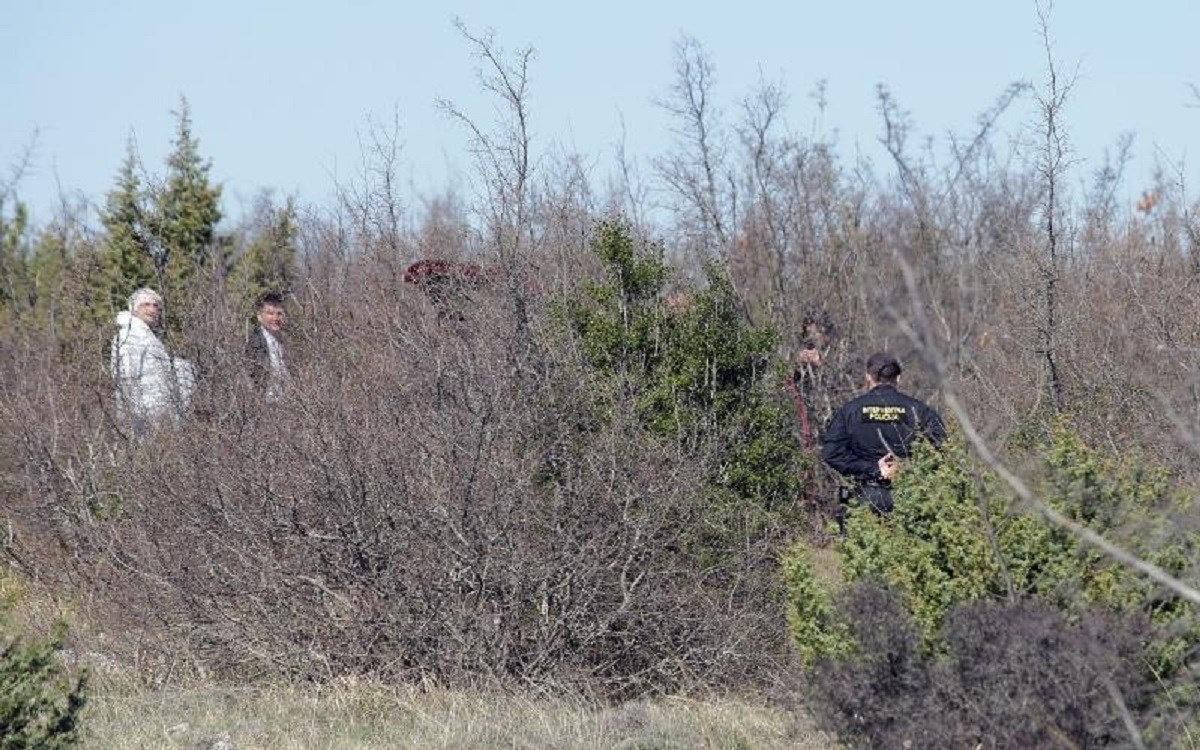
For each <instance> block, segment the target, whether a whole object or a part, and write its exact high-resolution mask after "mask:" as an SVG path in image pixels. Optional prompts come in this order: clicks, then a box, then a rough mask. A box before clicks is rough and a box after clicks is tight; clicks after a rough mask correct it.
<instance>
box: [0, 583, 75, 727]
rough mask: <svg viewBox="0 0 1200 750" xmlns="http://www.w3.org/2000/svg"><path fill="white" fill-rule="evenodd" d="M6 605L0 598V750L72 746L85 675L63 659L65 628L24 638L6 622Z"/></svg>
mask: <svg viewBox="0 0 1200 750" xmlns="http://www.w3.org/2000/svg"><path fill="white" fill-rule="evenodd" d="M0 575H2V574H0ZM6 606H7V605H6V603H5V602H0V750H17V749H18V748H65V747H72V746H74V745H76V744H77V743H78V742H79V715H80V712H81V711H82V710H83V706H84V702H85V699H86V698H85V686H86V680H85V678H84V677H83V676H82V675H81V676H78V677H71V676H70V675H68V674H67V673H66V672H65V670H64V669H63V667H62V666H61V665H60V663H59V660H58V652H59V650H60V649H61V648H62V641H63V635H64V632H65V628H63V627H61V626H60V627H58V628H57V629H56V630H55V632H54V633H53V634H52V636H51V637H50V638H47V639H28V638H22V637H19V636H17V635H14V634H13V633H12V632H11V631H12V629H13V628H12V627H11V625H9V624H8V623H7V622H6V621H4V609H5V608H6Z"/></svg>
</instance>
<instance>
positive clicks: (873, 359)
mask: <svg viewBox="0 0 1200 750" xmlns="http://www.w3.org/2000/svg"><path fill="white" fill-rule="evenodd" d="M901 372H903V368H901V367H900V362H899V361H898V360H897V359H896V358H895V357H893V356H892V355H890V354H888V353H887V352H875V353H874V354H872V355H871V356H869V357H867V374H868V375H870V376H871V377H873V378H875V379H876V380H878V381H880V382H883V383H894V382H896V378H898V377H900V373H901Z"/></svg>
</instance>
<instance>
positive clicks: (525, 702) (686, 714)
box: [85, 681, 833, 750]
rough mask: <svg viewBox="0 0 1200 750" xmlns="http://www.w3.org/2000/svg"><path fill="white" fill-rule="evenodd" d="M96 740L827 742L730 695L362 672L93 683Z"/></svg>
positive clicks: (802, 723)
mask: <svg viewBox="0 0 1200 750" xmlns="http://www.w3.org/2000/svg"><path fill="white" fill-rule="evenodd" d="M85 726H86V727H87V731H88V740H87V746H89V747H98V748H101V747H102V748H110V747H121V748H395V747H448V748H474V747H479V748H484V747H486V748H493V747H513V748H540V747H554V748H590V747H620V748H693V747H709V748H728V747H739V748H740V747H754V748H800V749H801V750H803V748H825V747H830V746H832V744H833V742H832V740H831V738H829V737H828V736H826V735H823V734H821V733H820V732H818V731H817V730H816V729H815V728H814V727H813V725H812V724H811V723H810V722H809V720H808V719H807V717H800V716H796V715H794V714H791V713H789V712H787V711H785V710H784V709H781V708H773V707H767V706H765V705H762V704H756V703H752V702H745V701H737V700H708V701H699V700H692V699H681V698H665V699H659V700H655V701H638V702H633V703H627V704H624V705H621V706H617V707H600V706H596V705H593V704H589V703H587V702H585V701H581V700H578V699H570V698H551V697H538V698H533V697H521V696H512V695H489V694H481V693H475V694H468V693H464V692H450V691H444V690H437V689H435V690H416V689H412V688H397V687H389V686H385V685H379V684H370V683H339V684H336V685H332V686H324V687H296V686H273V687H233V686H221V685H216V684H205V685H198V686H195V687H190V688H186V689H179V688H172V689H159V690H150V689H144V688H143V689H137V688H133V687H132V686H130V685H124V686H123V685H121V684H120V683H119V682H116V681H111V682H109V683H108V684H101V685H97V689H96V690H95V692H94V697H93V701H92V704H91V706H90V708H89V710H88V714H87V716H86V717H85Z"/></svg>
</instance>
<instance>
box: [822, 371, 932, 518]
mask: <svg viewBox="0 0 1200 750" xmlns="http://www.w3.org/2000/svg"><path fill="white" fill-rule="evenodd" d="M900 371H901V370H900V363H899V362H897V361H896V358H895V357H893V356H891V355H890V354H887V353H886V352H877V353H875V354H872V355H871V356H870V357H868V358H867V376H866V381H867V388H868V390H867V392H866V393H864V394H863V395H861V396H859V397H858V398H856V399H854V400H853V401H850V402H849V403H847V404H845V405H844V406H842V407H841V408H840V409H838V410H837V412H836V413H834V415H833V417H832V418H831V419H830V420H829V426H828V427H827V428H826V430H825V437H824V440H823V441H822V445H821V457H822V458H823V459H824V460H825V463H827V464H829V465H830V466H831V467H833V468H834V469H836V470H837V471H838V472H839V473H840V474H842V475H843V476H845V477H847V478H849V479H850V480H851V481H852V482H853V483H854V485H855V489H856V490H857V494H858V497H859V498H860V499H862V500H863V501H864V502H866V503H867V504H869V505H870V506H871V507H872V508H874V509H875V510H876V511H877V512H879V513H888V512H890V511H891V510H892V478H893V477H894V476H895V475H896V472H898V471H899V469H900V464H899V461H900V459H904V458H907V457H908V456H909V454H910V453H911V452H912V447H913V445H914V444H915V443H916V441H917V440H918V439H919V438H921V437H925V438H926V439H928V440H929V441H930V442H932V443H933V444H934V445H938V444H940V443H941V442H942V441H943V440H944V439H945V438H946V426H945V425H944V424H943V423H942V418H941V417H940V416H938V413H937V412H936V411H934V410H933V409H932V408H930V407H929V406H927V405H926V404H924V403H922V402H921V401H918V400H917V399H915V398H913V397H912V396H908V395H905V394H903V393H901V392H900V391H899V390H897V389H896V380H897V379H898V378H899V377H900Z"/></svg>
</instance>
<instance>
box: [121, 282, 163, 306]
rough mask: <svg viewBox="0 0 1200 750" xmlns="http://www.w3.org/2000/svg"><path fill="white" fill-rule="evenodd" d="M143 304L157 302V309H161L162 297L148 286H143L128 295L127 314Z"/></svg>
mask: <svg viewBox="0 0 1200 750" xmlns="http://www.w3.org/2000/svg"><path fill="white" fill-rule="evenodd" d="M143 302H157V303H158V306H159V307H162V303H163V298H162V295H161V294H159V293H158V292H156V291H154V290H153V289H151V288H150V287H148V286H144V287H142V288H141V289H139V290H137V291H136V292H134V293H133V294H131V295H129V312H134V311H135V310H137V306H138V305H140V304H142V303H143Z"/></svg>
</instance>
